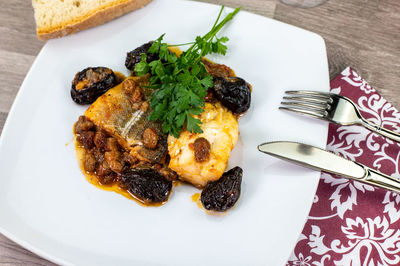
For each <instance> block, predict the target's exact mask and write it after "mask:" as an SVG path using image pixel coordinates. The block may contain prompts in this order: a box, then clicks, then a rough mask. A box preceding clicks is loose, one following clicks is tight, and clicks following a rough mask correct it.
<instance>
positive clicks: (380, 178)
mask: <svg viewBox="0 0 400 266" xmlns="http://www.w3.org/2000/svg"><path fill="white" fill-rule="evenodd" d="M365 171H366V175H365V177H364V178H363V179H362V180H363V181H364V182H365V183H367V184H370V185H373V186H377V187H380V188H384V189H387V190H390V191H393V192H396V193H399V194H400V181H399V180H398V179H396V178H393V177H391V176H388V175H385V174H382V173H380V172H378V171H376V170H374V169H371V168H369V167H365Z"/></svg>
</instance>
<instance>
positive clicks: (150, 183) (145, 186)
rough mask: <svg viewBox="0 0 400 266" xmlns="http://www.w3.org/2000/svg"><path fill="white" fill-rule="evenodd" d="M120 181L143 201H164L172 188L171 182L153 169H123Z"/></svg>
mask: <svg viewBox="0 0 400 266" xmlns="http://www.w3.org/2000/svg"><path fill="white" fill-rule="evenodd" d="M121 183H122V185H123V187H124V188H126V190H128V192H130V193H132V194H133V195H134V196H135V197H137V198H139V199H140V200H142V201H143V202H144V203H158V202H163V201H166V200H167V199H168V195H169V193H170V192H171V189H172V182H171V181H169V180H167V179H165V178H164V177H163V176H162V175H161V174H160V173H158V172H157V171H155V170H153V169H128V170H125V171H123V172H122V178H121Z"/></svg>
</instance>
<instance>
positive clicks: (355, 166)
mask: <svg viewBox="0 0 400 266" xmlns="http://www.w3.org/2000/svg"><path fill="white" fill-rule="evenodd" d="M258 150H259V151H261V152H263V153H266V154H269V155H272V156H275V157H278V158H280V159H284V160H287V161H290V162H293V163H296V164H298V165H302V166H305V167H307V168H311V169H314V170H320V171H324V172H328V173H331V174H336V175H340V176H343V177H346V178H350V179H353V180H357V181H360V182H364V183H367V184H370V185H374V186H377V187H381V188H385V189H388V190H391V191H393V192H397V193H400V181H399V180H397V179H395V178H393V177H390V176H388V175H385V174H383V173H380V172H378V171H376V170H374V169H371V168H369V167H367V166H365V165H363V164H360V163H357V162H354V161H351V160H348V159H345V158H343V157H341V156H338V155H336V154H334V153H332V152H329V151H326V150H323V149H320V148H318V147H314V146H311V145H308V144H303V143H298V142H291V141H275V142H267V143H263V144H260V145H258Z"/></svg>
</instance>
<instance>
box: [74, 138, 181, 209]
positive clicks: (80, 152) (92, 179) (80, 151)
mask: <svg viewBox="0 0 400 266" xmlns="http://www.w3.org/2000/svg"><path fill="white" fill-rule="evenodd" d="M74 139H75V153H76V157H77V159H78V162H79V167H80V168H81V171H82V173H83V175H84V176H85V178H86V180H87V181H88V182H89V183H90V184H92V185H94V186H95V187H97V188H100V189H102V190H106V191H113V192H115V193H118V194H120V195H122V196H124V197H126V198H128V199H130V200H134V201H136V202H137V203H139V204H140V205H142V206H144V207H159V206H161V205H163V204H164V203H166V202H167V201H168V200H167V201H165V202H161V203H146V202H144V201H143V200H141V199H139V198H137V197H136V196H135V195H133V194H131V193H129V191H127V190H125V189H122V188H121V187H120V186H119V185H118V184H117V183H114V184H111V185H104V184H102V183H100V182H99V180H98V178H97V177H96V175H95V174H91V173H88V172H87V171H86V170H85V168H84V166H83V159H84V156H85V153H86V150H85V149H84V148H83V147H82V146H80V145H79V143H78V142H77V141H76V135H75V133H74ZM174 183H175V182H174ZM174 183H173V185H174ZM171 193H172V191H171Z"/></svg>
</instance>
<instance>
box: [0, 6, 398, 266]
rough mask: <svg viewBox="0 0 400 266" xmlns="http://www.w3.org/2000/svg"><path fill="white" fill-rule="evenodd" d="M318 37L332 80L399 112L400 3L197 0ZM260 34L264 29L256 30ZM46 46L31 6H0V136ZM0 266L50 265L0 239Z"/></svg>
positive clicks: (8, 241)
mask: <svg viewBox="0 0 400 266" xmlns="http://www.w3.org/2000/svg"><path fill="white" fill-rule="evenodd" d="M200 1H202V2H209V3H216V4H225V5H226V6H231V7H237V6H240V5H241V6H243V8H244V9H245V10H247V11H250V12H253V13H257V14H260V15H263V16H267V17H271V18H274V19H277V20H280V21H283V22H286V23H289V24H293V25H296V26H298V27H301V28H304V29H307V30H310V31H313V32H316V33H318V34H320V35H321V36H322V37H324V39H325V41H326V46H327V52H328V60H329V72H330V77H331V78H333V77H334V76H335V75H337V74H338V73H340V72H341V71H342V70H343V69H344V68H345V67H347V66H352V67H353V68H354V69H355V70H356V71H357V72H358V73H359V74H360V75H361V76H362V77H363V78H365V79H366V80H368V81H369V83H370V84H371V85H372V86H373V87H375V88H377V89H378V90H379V92H380V93H381V94H382V95H383V96H384V97H385V98H386V99H388V100H390V101H391V102H392V104H394V105H395V106H396V107H397V108H400V1H399V0H346V1H343V0H329V1H328V2H326V3H325V4H323V5H322V6H318V7H314V8H310V9H303V8H296V7H291V6H287V5H284V4H282V3H280V2H279V1H274V0H200ZM260 30H262V29H260ZM43 45H44V42H41V41H38V40H37V38H36V34H35V21H34V18H33V10H32V6H31V1H29V0H14V1H5V0H1V9H0V95H1V97H0V132H1V129H2V127H3V124H4V121H5V119H6V117H7V114H8V112H9V110H10V107H11V104H12V102H13V100H14V98H15V95H16V94H17V92H18V89H19V87H20V85H21V83H22V81H23V79H24V77H25V75H26V73H27V72H28V70H29V68H30V66H31V65H32V63H33V61H34V60H35V57H36V56H37V54H38V53H39V51H40V49H41V48H42V46H43ZM0 264H2V265H8V264H10V265H16V264H19V265H32V264H35V265H53V263H51V262H48V261H47V260H45V259H42V258H40V257H38V256H36V255H35V254H33V253H31V252H30V251H27V250H25V249H24V248H22V247H20V246H19V245H17V244H15V243H14V242H12V241H10V240H8V239H7V238H5V237H4V236H2V235H0Z"/></svg>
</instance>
